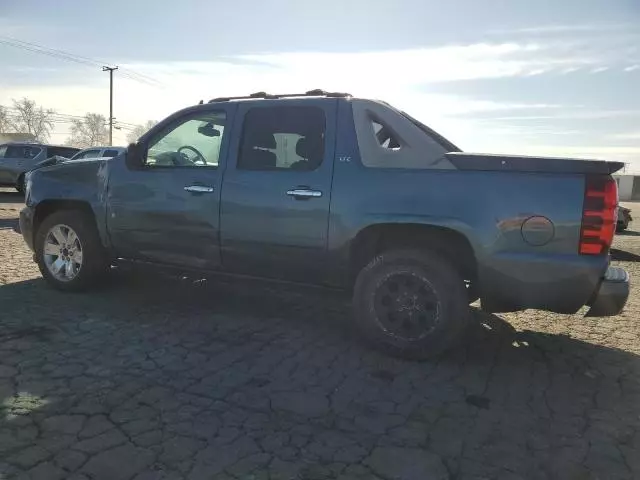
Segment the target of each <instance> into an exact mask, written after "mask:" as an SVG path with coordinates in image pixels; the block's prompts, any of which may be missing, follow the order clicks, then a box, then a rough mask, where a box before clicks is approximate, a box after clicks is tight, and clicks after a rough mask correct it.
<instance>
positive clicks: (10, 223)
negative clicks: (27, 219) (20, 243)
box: [0, 218, 19, 232]
mask: <svg viewBox="0 0 640 480" xmlns="http://www.w3.org/2000/svg"><path fill="white" fill-rule="evenodd" d="M0 230H13V231H15V232H18V230H19V229H18V219H17V218H0Z"/></svg>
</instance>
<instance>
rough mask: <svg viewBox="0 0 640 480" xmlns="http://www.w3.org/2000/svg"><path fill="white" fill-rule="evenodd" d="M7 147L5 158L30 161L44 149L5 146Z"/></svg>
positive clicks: (28, 146) (25, 146)
mask: <svg viewBox="0 0 640 480" xmlns="http://www.w3.org/2000/svg"><path fill="white" fill-rule="evenodd" d="M5 147H6V150H5V152H4V155H3V158H27V159H30V158H34V157H36V156H37V155H38V154H39V153H40V152H41V151H42V148H40V147H34V146H32V145H5Z"/></svg>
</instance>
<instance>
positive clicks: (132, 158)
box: [125, 143, 144, 170]
mask: <svg viewBox="0 0 640 480" xmlns="http://www.w3.org/2000/svg"><path fill="white" fill-rule="evenodd" d="M142 154H143V149H142V148H141V147H140V144H139V143H130V144H129V146H128V147H127V153H126V157H125V163H126V165H127V168H128V169H129V170H140V169H141V168H142V167H143V165H144V159H143V158H142Z"/></svg>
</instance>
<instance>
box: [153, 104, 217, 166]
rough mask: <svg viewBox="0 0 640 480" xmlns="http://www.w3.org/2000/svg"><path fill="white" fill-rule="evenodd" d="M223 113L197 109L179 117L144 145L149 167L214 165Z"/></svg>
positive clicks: (215, 164) (215, 163)
mask: <svg viewBox="0 0 640 480" xmlns="http://www.w3.org/2000/svg"><path fill="white" fill-rule="evenodd" d="M225 123H226V115H225V113H224V112H221V111H215V112H211V111H209V112H201V113H196V114H193V115H190V116H189V117H187V118H182V119H180V120H179V121H178V123H175V124H173V125H170V126H169V127H167V128H166V129H164V130H163V131H161V132H159V133H158V134H156V135H155V136H154V137H153V138H152V139H151V140H150V141H149V144H148V150H147V158H146V160H145V163H146V165H148V166H150V167H214V168H215V167H217V166H218V163H219V157H220V146H221V145H222V138H223V135H224V130H225Z"/></svg>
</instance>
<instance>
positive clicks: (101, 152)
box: [62, 147, 127, 160]
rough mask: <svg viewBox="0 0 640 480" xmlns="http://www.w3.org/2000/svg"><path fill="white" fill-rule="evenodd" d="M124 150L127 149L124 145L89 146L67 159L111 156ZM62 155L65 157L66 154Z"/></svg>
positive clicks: (115, 155)
mask: <svg viewBox="0 0 640 480" xmlns="http://www.w3.org/2000/svg"><path fill="white" fill-rule="evenodd" d="M126 150H127V149H126V148H125V147H90V148H85V149H84V150H80V151H79V152H77V153H76V154H74V155H73V156H72V157H70V158H69V159H70V160H80V159H83V158H111V157H117V156H118V155H120V154H121V153H123V152H125V151H126ZM62 156H63V157H66V155H62Z"/></svg>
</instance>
